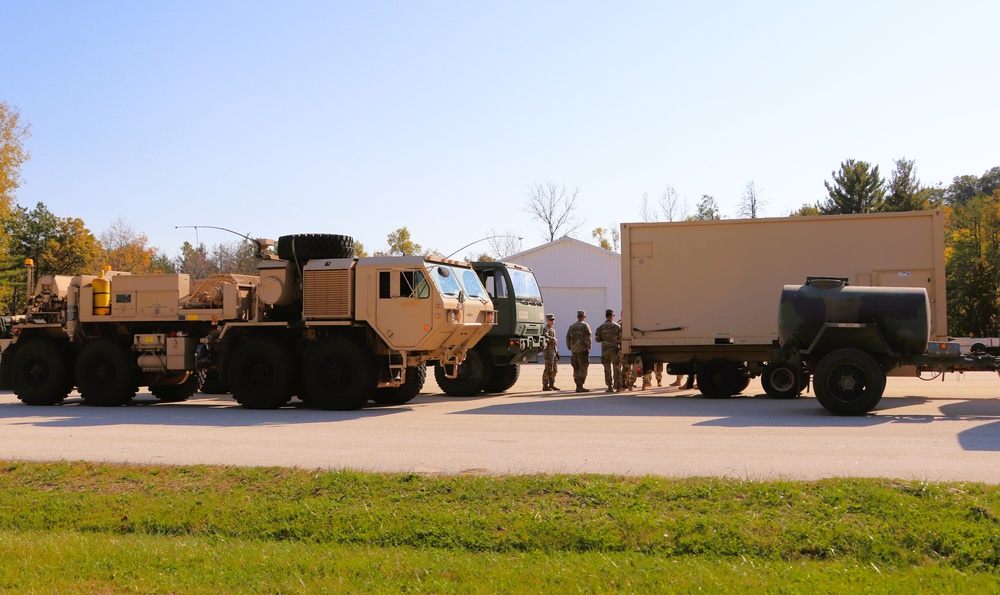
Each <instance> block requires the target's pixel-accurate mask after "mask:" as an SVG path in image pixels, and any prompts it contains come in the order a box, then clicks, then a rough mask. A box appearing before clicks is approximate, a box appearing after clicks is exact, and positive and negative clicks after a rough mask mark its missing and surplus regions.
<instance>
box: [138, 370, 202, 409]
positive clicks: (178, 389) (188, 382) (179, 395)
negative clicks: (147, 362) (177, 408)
mask: <svg viewBox="0 0 1000 595" xmlns="http://www.w3.org/2000/svg"><path fill="white" fill-rule="evenodd" d="M204 380H205V372H191V373H190V374H188V375H187V378H185V379H184V381H183V382H180V383H177V384H155V385H153V386H150V387H149V392H151V393H152V394H153V396H154V397H156V399H157V400H158V401H159V402H161V403H180V402H181V401H187V400H188V399H190V398H191V397H193V396H194V394H195V393H197V392H198V390H199V389H200V388H201V385H202V383H203V382H204Z"/></svg>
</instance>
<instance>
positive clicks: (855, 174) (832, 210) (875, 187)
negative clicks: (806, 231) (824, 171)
mask: <svg viewBox="0 0 1000 595" xmlns="http://www.w3.org/2000/svg"><path fill="white" fill-rule="evenodd" d="M831 175H832V176H833V182H832V183H831V182H823V184H824V185H825V186H826V190H827V192H828V193H829V198H828V199H827V200H826V202H824V203H823V204H821V205H820V207H819V209H820V212H821V214H823V215H847V214H850V213H878V212H880V211H881V210H882V208H883V203H884V200H885V182H884V181H883V180H882V176H881V175H879V171H878V166H877V165H875V166H872V165H871V164H869V163H867V162H865V161H855V160H853V159H848V160H847V161H845V162H843V163H841V164H840V171H834V172H831Z"/></svg>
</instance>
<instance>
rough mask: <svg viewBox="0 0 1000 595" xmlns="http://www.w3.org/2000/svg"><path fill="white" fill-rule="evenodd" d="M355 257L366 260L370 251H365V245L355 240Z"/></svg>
mask: <svg viewBox="0 0 1000 595" xmlns="http://www.w3.org/2000/svg"><path fill="white" fill-rule="evenodd" d="M354 256H356V257H358V258H364V257H366V256H368V251H367V250H365V245H364V244H362V243H361V242H359V241H357V240H354Z"/></svg>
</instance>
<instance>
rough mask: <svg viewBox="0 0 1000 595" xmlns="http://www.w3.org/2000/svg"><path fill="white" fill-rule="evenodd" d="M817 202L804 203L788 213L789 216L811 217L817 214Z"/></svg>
mask: <svg viewBox="0 0 1000 595" xmlns="http://www.w3.org/2000/svg"><path fill="white" fill-rule="evenodd" d="M819 214H820V212H819V203H816V204H814V205H809V204H805V205H802V206H801V207H799V209H798V210H797V211H792V212H791V213H790V216H791V217H812V216H815V215H819Z"/></svg>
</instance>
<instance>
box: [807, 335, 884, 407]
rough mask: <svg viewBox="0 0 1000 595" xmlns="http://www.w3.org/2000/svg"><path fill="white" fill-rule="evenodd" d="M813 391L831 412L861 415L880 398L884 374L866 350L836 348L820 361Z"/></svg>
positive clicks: (814, 376) (814, 377) (814, 378)
mask: <svg viewBox="0 0 1000 595" xmlns="http://www.w3.org/2000/svg"><path fill="white" fill-rule="evenodd" d="M813 390H815V391H816V399H817V400H818V401H819V402H820V404H821V405H823V407H825V408H826V410H827V411H829V412H830V413H832V414H834V415H864V414H866V413H868V412H869V411H871V410H872V409H874V408H875V406H876V405H878V402H879V400H881V399H882V392H883V391H884V390H885V374H884V373H883V372H882V369H881V368H879V365H878V362H876V361H875V359H874V358H872V356H870V355H868V354H867V353H865V352H863V351H860V350H858V349H838V350H836V351H834V352H832V353H830V354H828V355H827V356H826V357H824V358H823V359H821V360H819V364H818V365H817V366H816V372H815V374H814V375H813Z"/></svg>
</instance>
